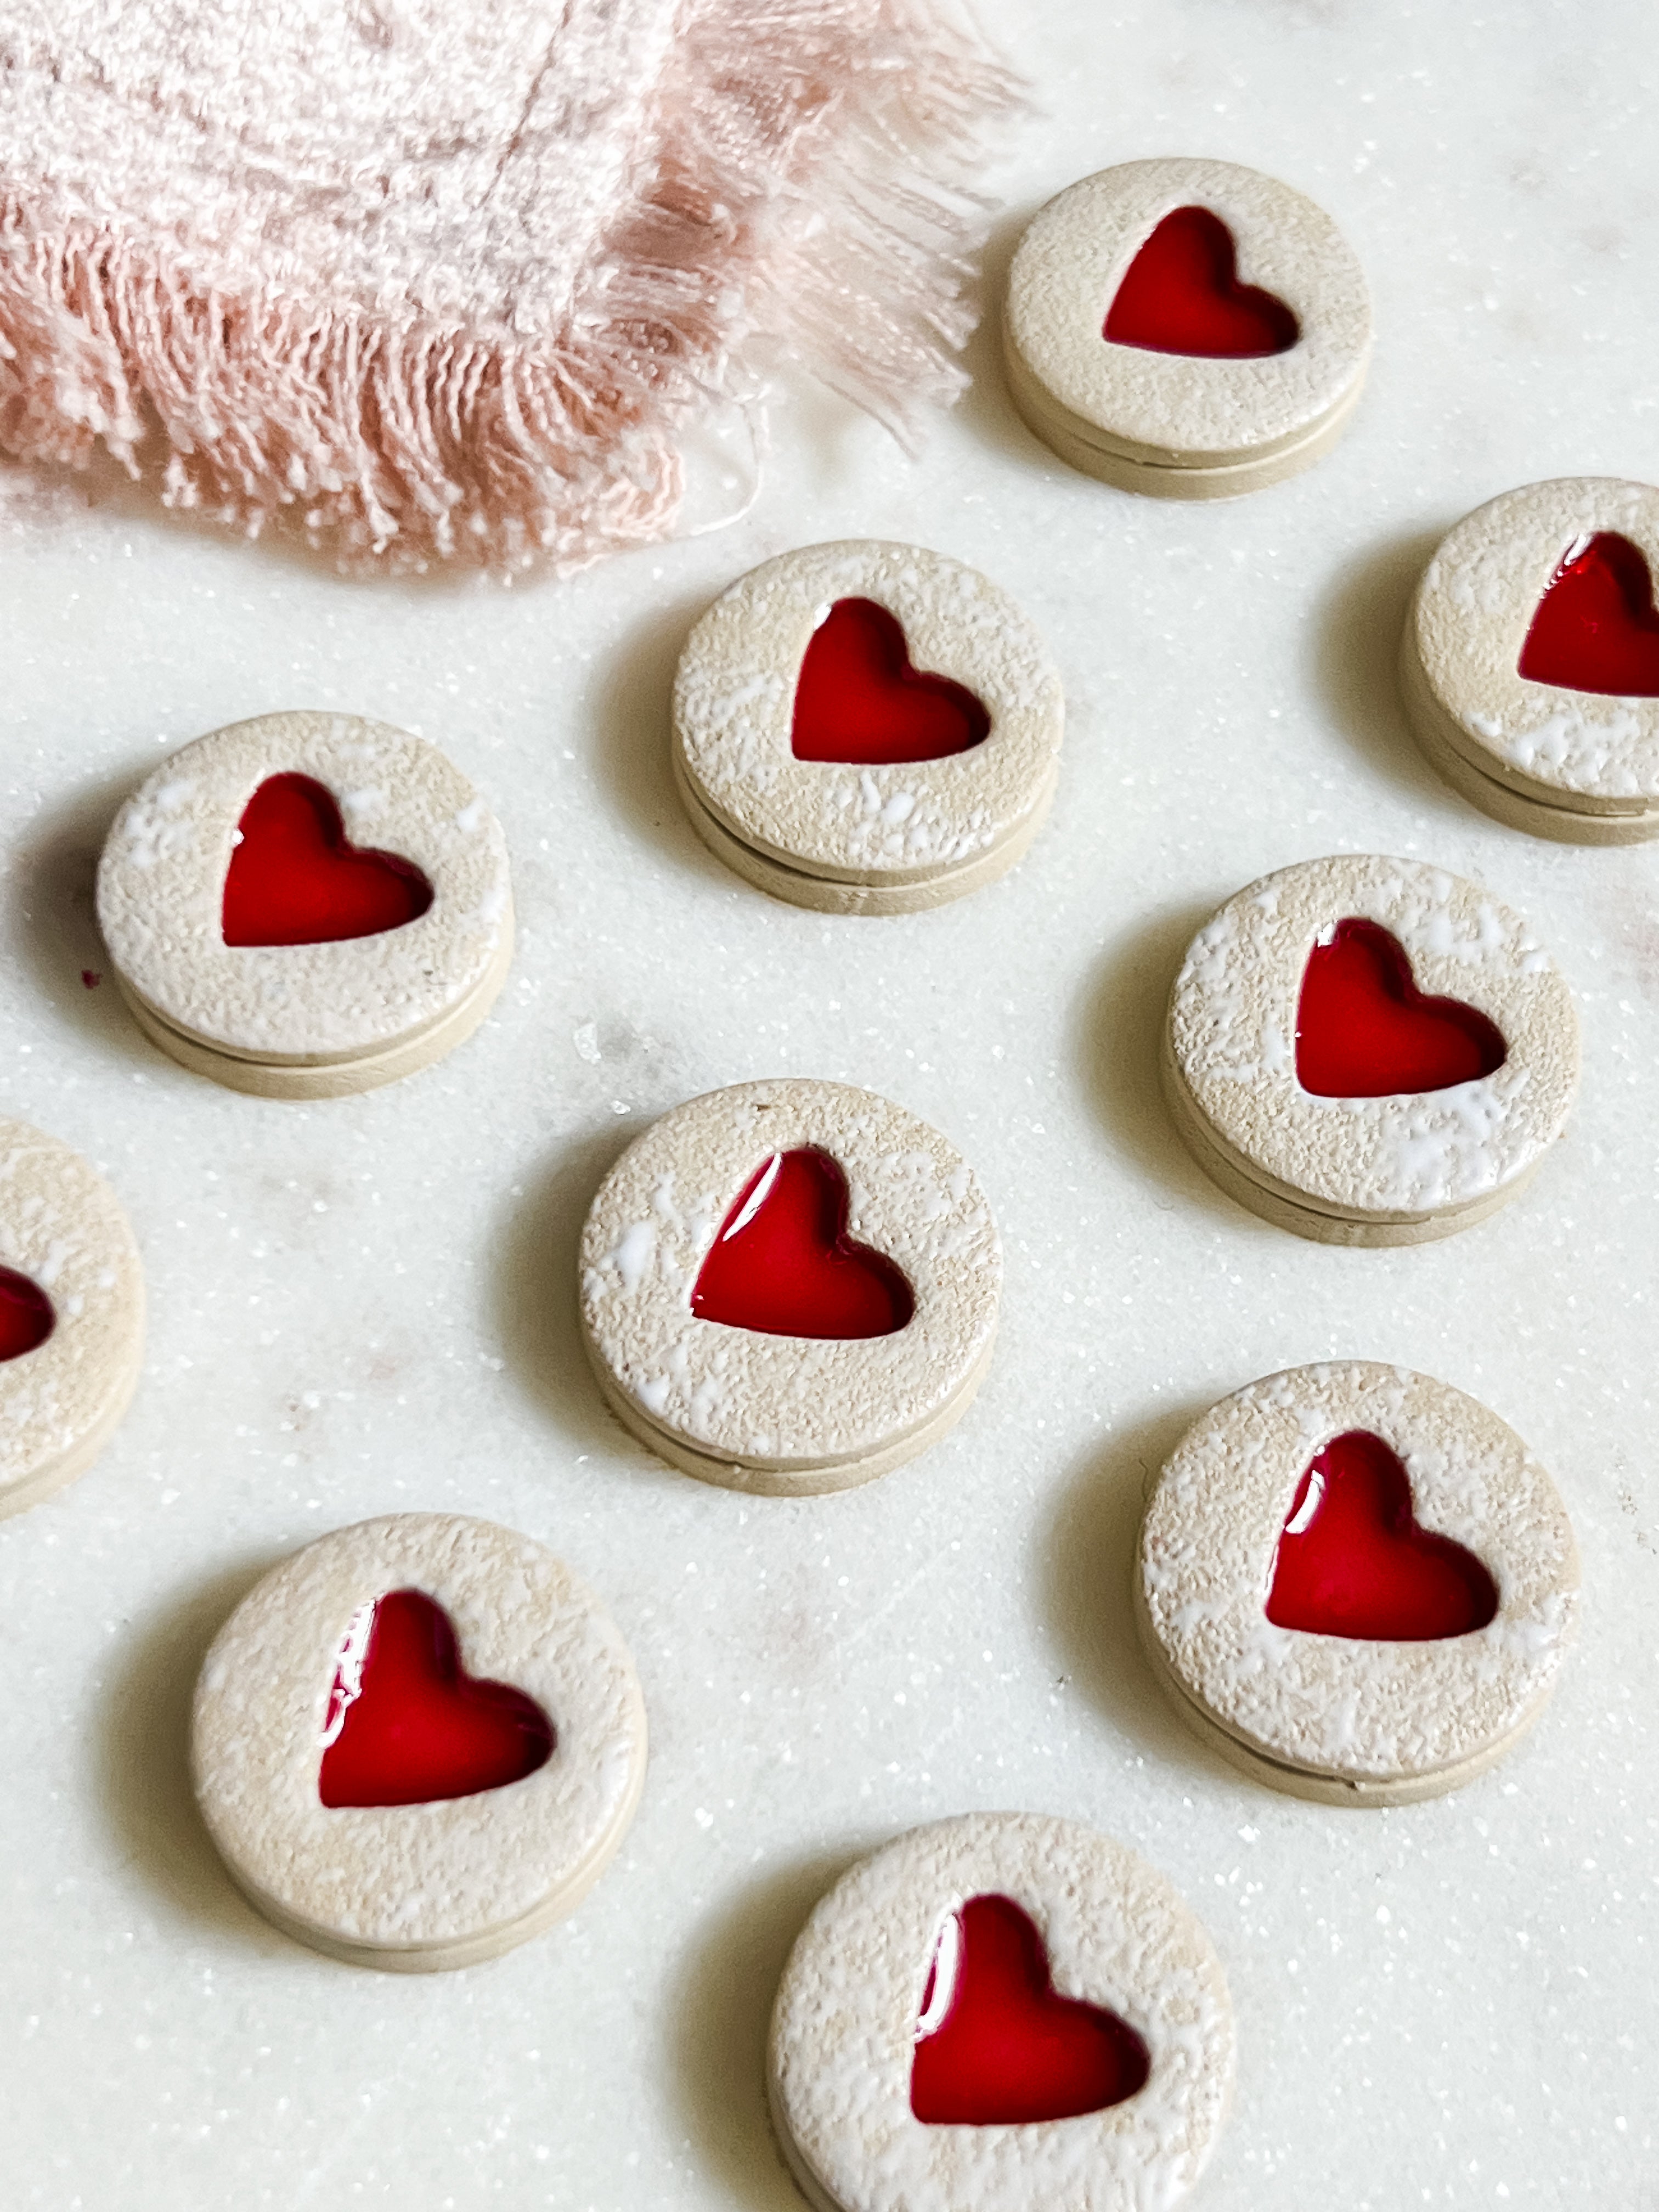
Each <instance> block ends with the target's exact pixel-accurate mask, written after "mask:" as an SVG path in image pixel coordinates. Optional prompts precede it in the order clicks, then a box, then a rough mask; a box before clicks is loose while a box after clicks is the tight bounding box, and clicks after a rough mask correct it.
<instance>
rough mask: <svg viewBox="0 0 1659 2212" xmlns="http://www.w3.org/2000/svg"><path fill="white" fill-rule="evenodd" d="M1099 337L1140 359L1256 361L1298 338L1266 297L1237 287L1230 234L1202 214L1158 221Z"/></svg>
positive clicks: (1182, 212) (1188, 210)
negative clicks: (1138, 353) (1174, 356)
mask: <svg viewBox="0 0 1659 2212" xmlns="http://www.w3.org/2000/svg"><path fill="white" fill-rule="evenodd" d="M1101 335H1102V336H1103V337H1105V338H1107V339H1108V340H1109V342H1110V343H1112V344H1113V345H1124V346H1139V347H1140V348H1141V349H1142V350H1143V351H1145V352H1147V353H1185V354H1199V355H1202V356H1204V357H1206V359H1209V360H1212V361H1215V360H1225V361H1259V360H1261V357H1262V356H1264V355H1267V354H1273V353H1288V352H1289V351H1290V349H1291V347H1292V346H1293V345H1294V344H1295V343H1296V342H1297V338H1298V337H1300V336H1301V335H1302V332H1301V328H1300V325H1298V324H1297V319H1296V317H1295V316H1294V315H1293V314H1292V313H1291V310H1290V309H1289V308H1288V307H1286V306H1285V302H1284V301H1282V300H1281V299H1279V297H1278V296H1277V295H1275V294H1274V293H1272V292H1265V291H1263V290H1262V289H1261V286H1260V285H1259V284H1241V283H1239V281H1238V273H1237V260H1236V258H1235V255H1234V249H1233V234H1232V233H1231V230H1229V229H1228V228H1227V226H1226V224H1225V222H1223V221H1222V220H1221V217H1220V216H1218V215H1214V214H1212V212H1211V210H1209V209H1208V208H1202V207H1182V208H1176V210H1174V211H1173V213H1171V214H1170V215H1166V216H1164V220H1163V221H1162V222H1160V223H1159V224H1158V228H1156V230H1154V231H1153V232H1152V235H1151V237H1149V238H1148V239H1147V240H1146V244H1145V245H1144V246H1142V247H1141V249H1140V251H1139V253H1137V254H1136V256H1135V258H1134V259H1133V261H1132V262H1131V263H1130V264H1129V266H1128V268H1127V270H1125V271H1124V275H1123V281H1122V283H1121V284H1120V285H1119V286H1118V288H1117V292H1116V295H1115V298H1114V299H1113V301H1112V304H1111V306H1110V307H1109V309H1108V310H1107V314H1106V322H1105V325H1104V328H1103V331H1102V333H1101Z"/></svg>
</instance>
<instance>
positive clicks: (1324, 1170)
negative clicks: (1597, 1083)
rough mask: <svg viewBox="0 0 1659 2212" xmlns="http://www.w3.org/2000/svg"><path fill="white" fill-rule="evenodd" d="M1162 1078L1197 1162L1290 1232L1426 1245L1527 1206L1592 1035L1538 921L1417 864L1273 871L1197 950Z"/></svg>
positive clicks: (1234, 901) (1368, 859) (1184, 977)
mask: <svg viewBox="0 0 1659 2212" xmlns="http://www.w3.org/2000/svg"><path fill="white" fill-rule="evenodd" d="M1577 1087H1578V1023H1577V1016H1576V1015H1575V1013H1574V1012H1573V1006H1572V1000H1571V995H1570V994H1569V993H1568V990H1567V987H1566V984H1565V981H1563V980H1562V977H1561V975H1560V974H1559V970H1558V969H1557V968H1556V966H1555V963H1554V962H1553V960H1552V959H1551V958H1550V957H1549V955H1548V954H1547V952H1545V951H1542V950H1541V947H1540V945H1538V943H1537V940H1536V939H1534V937H1533V935H1532V933H1531V932H1530V931H1529V930H1528V927H1527V925H1526V923H1525V922H1524V921H1522V919H1521V917H1520V915H1517V914H1515V913H1514V912H1512V911H1511V910H1510V908H1508V907H1506V906H1504V905H1501V904H1500V903H1499V902H1498V900H1496V899H1495V898H1493V897H1492V895H1491V893H1490V892H1488V891H1486V890H1483V889H1482V888H1481V887H1480V884H1472V883H1468V882H1465V881H1464V880H1463V879H1462V878H1460V877H1457V876H1451V875H1448V874H1447V873H1446V872H1444V870H1443V869H1440V868H1436V867H1431V866H1427V865H1425V863H1423V862H1421V861H1417V860H1387V859H1383V858H1381V857H1379V856H1377V855H1376V854H1341V855H1340V856H1338V857H1335V858H1334V859H1330V860H1305V861H1303V862H1302V863H1300V864H1299V865H1298V866H1295V867H1291V868H1285V869H1281V870H1280V871H1279V873H1278V874H1277V875H1273V876H1267V877H1264V878H1263V879H1262V880H1261V882H1260V883H1255V884H1249V885H1248V886H1247V887H1246V888H1245V889H1244V890H1242V891H1240V892H1239V893H1238V895H1237V897H1235V898H1231V899H1230V900H1229V901H1228V902H1227V903H1226V905H1225V906H1224V907H1223V908H1222V909H1221V911H1220V912H1219V913H1218V915H1215V916H1214V918H1213V919H1212V921H1208V922H1206V924H1205V926H1204V927H1203V928H1202V929H1201V930H1200V932H1199V933H1198V935H1197V936H1196V937H1195V938H1194V939H1193V942H1192V944H1191V945H1190V946H1189V948H1188V952H1187V957H1186V958H1185V960H1184V961H1183V962H1182V967H1181V971H1180V973H1179V975H1177V976H1176V982H1175V987H1174V989H1173V991H1172V992H1171V994H1170V1007H1169V1015H1168V1020H1167V1023H1166V1026H1165V1030H1164V1091H1165V1095H1166V1097H1167V1098H1168V1101H1169V1104H1170V1112H1171V1115H1172V1116H1173V1118H1174V1120H1175V1122H1176V1127H1177V1128H1178V1129H1179V1130H1180V1132H1181V1134H1182V1137H1183V1138H1184V1139H1185V1140H1186V1142H1187V1144H1188V1146H1189V1148H1190V1149H1191V1151H1192V1152H1193V1154H1194V1157H1195V1158H1196V1159H1197V1160H1198V1163H1199V1164H1200V1166H1201V1167H1202V1168H1203V1169H1204V1170H1206V1173H1207V1174H1208V1175H1209V1176H1211V1177H1212V1180H1213V1181H1214V1182H1217V1183H1218V1184H1219V1185H1220V1187H1221V1188H1222V1189H1223V1190H1225V1192H1227V1194H1229V1196H1231V1197H1232V1198H1235V1199H1237V1200H1238V1201H1239V1203H1240V1204H1241V1205H1243V1206H1249V1207H1250V1208H1251V1209H1252V1210H1253V1211H1254V1212H1257V1213H1260V1214H1261V1215H1263V1216H1264V1217H1265V1218H1267V1220H1269V1221H1272V1222H1274V1223H1276V1224H1277V1225H1279V1227H1280V1228H1284V1229H1290V1230H1293V1231H1295V1232H1296V1234H1297V1236H1299V1237H1315V1238H1316V1239H1318V1240H1319V1241H1320V1242H1322V1243H1331V1244H1414V1243H1422V1242H1425V1240H1427V1239H1428V1238H1430V1237H1447V1236H1449V1235H1451V1233H1452V1232H1453V1231H1455V1230H1458V1229H1464V1228H1468V1226H1469V1225H1471V1224H1472V1223H1474V1222H1476V1221H1480V1220H1482V1219H1484V1218H1485V1217H1486V1215H1487V1214H1489V1213H1492V1212H1495V1211H1496V1210H1497V1208H1498V1206H1502V1205H1504V1204H1505V1203H1506V1202H1507V1201H1508V1200H1510V1199H1511V1198H1513V1197H1514V1196H1515V1195H1516V1192H1518V1191H1519V1190H1521V1189H1522V1188H1524V1187H1525V1185H1526V1184H1527V1182H1528V1181H1529V1180H1530V1179H1531V1177H1532V1176H1533V1175H1534V1173H1535V1172H1536V1171H1537V1170H1538V1168H1539V1166H1540V1164H1541V1163H1542V1161H1543V1159H1544V1157H1545V1155H1546V1154H1547V1152H1548V1151H1549V1148H1550V1146H1552V1145H1553V1143H1554V1141H1555V1139H1557V1138H1558V1137H1559V1135H1560V1134H1561V1132H1562V1130H1563V1128H1564V1127H1565V1124H1566V1120H1567V1115H1568V1113H1569V1112H1570V1110H1571V1106H1572V1102H1573V1098H1574V1096H1575V1094H1576V1092H1577Z"/></svg>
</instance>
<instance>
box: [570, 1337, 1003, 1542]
mask: <svg viewBox="0 0 1659 2212" xmlns="http://www.w3.org/2000/svg"><path fill="white" fill-rule="evenodd" d="M996 1338H997V1331H996V1325H995V1324H994V1323H993V1325H992V1328H991V1333H990V1335H989V1336H988V1337H987V1340H986V1344H985V1348H984V1350H983V1352H981V1355H980V1357H979V1359H978V1360H977V1361H976V1363H975V1365H974V1366H973V1367H972V1368H971V1369H970V1370H969V1373H968V1375H967V1376H966V1377H965V1379H964V1380H963V1383H962V1384H961V1385H960V1386H959V1388H958V1389H957V1392H956V1394H955V1395H954V1396H952V1397H951V1398H950V1399H948V1400H947V1401H946V1402H945V1404H944V1405H943V1406H941V1407H939V1410H938V1412H937V1413H934V1414H933V1416H932V1417H931V1418H930V1419H927V1420H925V1421H923V1422H921V1424H920V1425H919V1426H917V1427H916V1428H914V1429H912V1430H910V1431H908V1432H907V1433H906V1434H905V1435H904V1436H902V1437H896V1438H895V1439H894V1440H893V1441H892V1442H891V1443H888V1444H884V1446H883V1447H882V1449H880V1450H879V1451H876V1452H871V1453H869V1454H867V1455H866V1456H864V1457H863V1458H853V1459H835V1460H822V1461H817V1462H810V1463H806V1464H801V1463H799V1462H798V1463H797V1464H796V1465H795V1466H794V1467H793V1468H789V1467H768V1466H764V1465H760V1464H757V1463H755V1462H750V1461H746V1460H735V1459H718V1458H716V1457H714V1455H712V1454H710V1453H707V1452H700V1451H698V1450H697V1449H696V1447H695V1446H694V1445H691V1444H689V1443H684V1441H683V1440H682V1439H681V1438H680V1437H677V1436H674V1435H673V1434H671V1432H670V1431H668V1430H666V1429H664V1428H659V1426H658V1425H657V1424H656V1423H655V1422H653V1420H652V1419H650V1417H649V1416H648V1415H647V1413H645V1412H644V1411H643V1410H642V1409H641V1407H638V1406H636V1405H635V1403H634V1401H633V1400H632V1399H631V1398H629V1395H628V1394H627V1393H626V1392H625V1391H624V1390H623V1389H622V1388H621V1387H620V1385H619V1384H618V1383H617V1381H616V1378H615V1377H614V1376H612V1374H611V1370H610V1369H609V1368H608V1367H607V1366H606V1365H605V1359H604V1356H603V1354H602V1353H601V1352H599V1348H598V1346H596V1345H595V1344H594V1342H593V1340H592V1335H591V1334H590V1333H589V1331H588V1329H587V1328H586V1323H585V1322H584V1326H583V1328H582V1345H583V1348H584V1349H585V1351H586V1353H587V1360H588V1364H589V1366H590V1367H591V1368H592V1370H593V1379H594V1380H595V1382H596V1383H598V1384H599V1395H600V1396H601V1397H602V1398H603V1399H604V1400H605V1404H606V1406H607V1407H609V1409H610V1410H611V1413H614V1414H615V1415H616V1417H617V1420H618V1421H620V1422H621V1424H622V1425H623V1428H624V1429H626V1430H627V1431H628V1433H629V1436H630V1437H633V1439H634V1441H635V1443H639V1444H643V1445H644V1447H645V1449H647V1451H648V1452H650V1453H652V1454H653V1455H654V1456H655V1457H656V1458H658V1459H660V1460H663V1461H665V1462H667V1464H668V1465H669V1466H670V1467H672V1468H677V1469H678V1471H679V1472H680V1473H681V1474H690V1475H693V1476H695V1477H696V1480H698V1481H699V1482H707V1483H708V1484H710V1485H712V1486H714V1488H715V1489H718V1490H734V1491H738V1492H743V1493H744V1495H746V1496H748V1497H750V1498H833V1497H836V1496H838V1495H839V1494H840V1493H841V1492H843V1491H848V1490H860V1489H862V1488H863V1486H865V1484H866V1483H867V1482H874V1481H876V1480H878V1478H879V1477H881V1476H882V1475H884V1474H892V1473H893V1471H894V1469H895V1468H901V1467H904V1466H906V1465H908V1462H910V1461H911V1460H913V1459H919V1458H920V1457H921V1455H922V1454H923V1453H924V1452H926V1451H930V1450H931V1449H933V1446H934V1445H935V1444H936V1443H942V1442H943V1441H944V1439H945V1437H947V1436H948V1435H949V1434H950V1432H951V1430H952V1429H953V1428H955V1426H956V1425H957V1422H958V1421H959V1420H961V1419H962V1418H963V1414H964V1413H967V1411H968V1409H969V1407H970V1406H971V1405H972V1404H973V1402H974V1400H975V1398H976V1397H977V1396H978V1395H979V1392H980V1388H981V1384H982V1383H984V1380H985V1377H986V1376H987V1374H988V1373H989V1372H990V1368H991V1358H992V1354H993V1352H994V1351H995V1349H996Z"/></svg>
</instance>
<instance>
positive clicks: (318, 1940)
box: [216, 1679, 650, 1974]
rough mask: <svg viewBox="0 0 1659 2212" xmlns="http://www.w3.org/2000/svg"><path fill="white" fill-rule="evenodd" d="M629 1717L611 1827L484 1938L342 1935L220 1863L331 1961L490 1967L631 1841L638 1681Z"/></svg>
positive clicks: (640, 1703) (643, 1727)
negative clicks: (525, 1907)
mask: <svg viewBox="0 0 1659 2212" xmlns="http://www.w3.org/2000/svg"><path fill="white" fill-rule="evenodd" d="M633 1692H634V1694H633V1697H632V1699H631V1701H630V1706H631V1710H630V1715H629V1717H630V1719H631V1720H632V1721H633V1723H634V1729H633V1732H632V1735H631V1738H630V1741H629V1787H628V1792H627V1795H626V1796H625V1797H624V1798H623V1800H622V1802H621V1803H620V1804H619V1806H618V1808H617V1817H616V1820H615V1821H614V1822H613V1824H612V1826H611V1827H610V1828H608V1829H607V1830H606V1831H605V1833H604V1835H603V1836H602V1837H600V1838H598V1839H597V1840H596V1842H595V1844H594V1846H593V1850H592V1853H591V1854H590V1855H589V1857H587V1858H586V1860H584V1861H583V1862H582V1864H581V1865H580V1868H579V1869H577V1871H576V1872H575V1873H574V1875H572V1876H571V1878H570V1880H569V1881H567V1882H564V1883H562V1885H561V1886H560V1887H558V1888H557V1889H556V1890H554V1891H551V1892H550V1893H549V1894H548V1896H547V1897H545V1898H544V1899H543V1900H542V1901H541V1903H540V1904H539V1905H537V1906H536V1907H535V1908H534V1910H533V1911H529V1912H525V1913H520V1915H519V1916H518V1917H516V1918H515V1919H513V1920H508V1921H503V1922H501V1923H500V1924H499V1925H497V1926H496V1927H495V1928H490V1929H483V1930H481V1931H480V1932H479V1933H478V1934H477V1935H476V1936H465V1937H458V1938H456V1939H453V1940H452V1941H450V1942H439V1943H407V1944H390V1943H369V1942H352V1941H351V1940H350V1939H349V1937H347V1936H337V1935H335V1934H334V1933H332V1932H331V1930H330V1929H325V1928H319V1927H318V1926H317V1925H316V1924H315V1923H313V1922H311V1921H308V1920H307V1919H306V1918H304V1917H303V1916H302V1915H301V1914H299V1913H295V1912H294V1911H290V1910H289V1908H288V1907H287V1906H286V1905H282V1904H280V1903H279V1902H278V1901H277V1899H275V1898H274V1897H272V1896H270V1894H269V1893H267V1892H266V1891H264V1890H263V1889H261V1887H259V1885H258V1882H256V1881H254V1880H253V1879H252V1876H251V1875H249V1874H248V1872H247V1870H246V1868H244V1867H242V1866H240V1865H239V1864H238V1863H237V1862H236V1861H235V1860H234V1859H233V1858H231V1857H229V1856H228V1854H227V1853H225V1852H223V1851H221V1852H220V1855H219V1856H220V1863H221V1864H222V1866H223V1868H224V1869H225V1872H226V1873H227V1874H228V1875H229V1876H230V1879H231V1881H233V1882H234V1884H235V1886H236V1888H237V1890H238V1891H239V1892H240V1894H241V1896H242V1897H243V1898H244V1899H246V1902H247V1904H248V1905H250V1906H252V1909H253V1911H256V1912H257V1913H258V1915H259V1917H260V1918H261V1919H263V1920H265V1921H268V1922H269V1923H270V1925H271V1926H272V1927H273V1928H275V1929H276V1930H277V1932H278V1934H279V1935H283V1936H287V1937H288V1938H289V1941H290V1942H295V1943H299V1944H301V1946H303V1948H305V1949H307V1950H308V1951H314V1952H315V1953H317V1954H318V1955H319V1957H322V1958H325V1959H332V1960H335V1962H336V1963H337V1964H338V1965H340V1966H361V1967H364V1968H367V1969H370V1970H373V1971H375V1972H381V1973H391V1974H443V1973H451V1972H455V1971H456V1970H457V1969H459V1968H460V1967H463V1966H484V1965H487V1964H488V1963H489V1960H492V1959H500V1958H503V1957H505V1955H506V1954H507V1952H509V1951H516V1950H517V1949H518V1948H519V1946H520V1944H521V1943H528V1942H532V1940H533V1939H534V1938H535V1937H536V1936H543V1935H545V1934H546V1932H547V1931H548V1929H550V1928H553V1927H556V1925H557V1923H559V1922H560V1921H561V1920H565V1919H568V1917H569V1916H570V1915H571V1914H572V1913H573V1912H574V1911H575V1910H576V1907H577V1906H578V1905H580V1903H581V1901H582V1899H584V1898H585V1897H586V1895H587V1894H588V1892H589V1891H590V1890H592V1888H593V1887H595V1886H596V1885H597V1883H598V1882H599V1878H600V1876H601V1875H603V1874H604V1873H605V1869H606V1868H607V1867H609V1866H610V1864H611V1861H612V1860H613V1859H614V1858H615V1857H616V1856H617V1852H618V1851H619V1850H621V1849H622V1846H623V1842H624V1841H625V1840H626V1838H627V1835H628V1832H629V1828H630V1827H632V1826H633V1824H634V1816H635V1814H636V1813H637V1812H638V1810H639V1805H640V1800H641V1797H642V1796H644V1794H645V1779H646V1772H647V1767H648V1765H649V1761H650V1746H649V1741H648V1738H647V1722H646V1716H645V1701H644V1698H643V1695H642V1694H641V1691H640V1686H639V1683H638V1680H637V1679H635V1682H634V1684H633ZM216 1848H217V1845H216Z"/></svg>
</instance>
